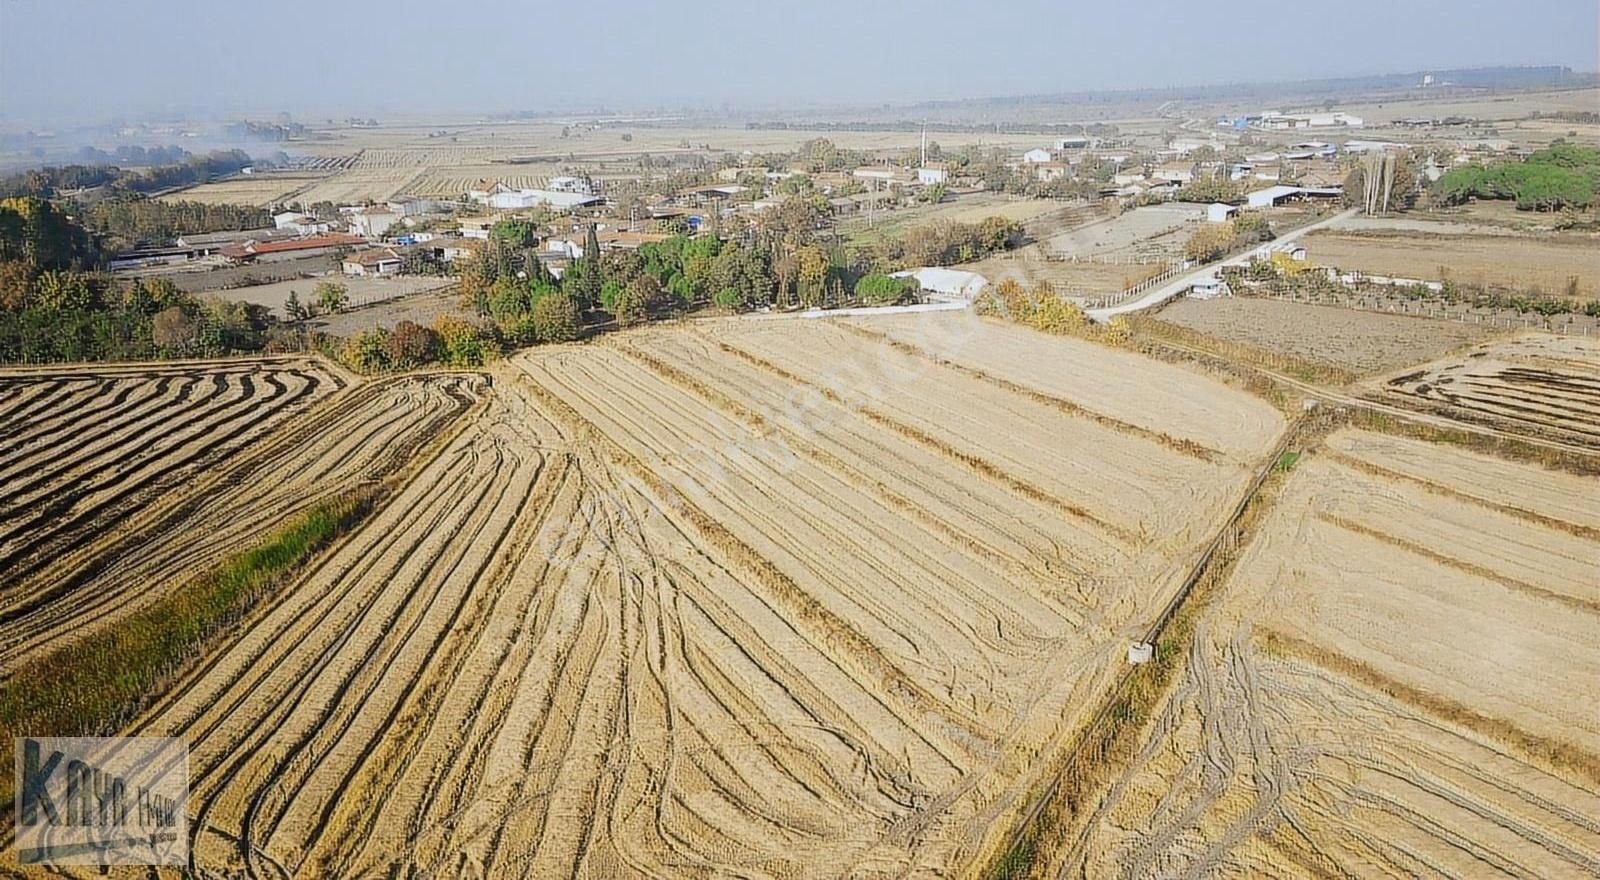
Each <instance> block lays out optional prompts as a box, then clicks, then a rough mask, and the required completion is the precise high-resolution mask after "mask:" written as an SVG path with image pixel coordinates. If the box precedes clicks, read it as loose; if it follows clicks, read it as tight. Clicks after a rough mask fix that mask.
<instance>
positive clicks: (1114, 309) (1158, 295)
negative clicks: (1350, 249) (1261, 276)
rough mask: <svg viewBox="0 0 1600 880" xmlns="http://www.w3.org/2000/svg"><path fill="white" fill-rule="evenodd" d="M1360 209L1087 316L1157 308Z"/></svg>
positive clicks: (1104, 318) (1099, 317)
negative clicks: (1220, 273) (1200, 283)
mask: <svg viewBox="0 0 1600 880" xmlns="http://www.w3.org/2000/svg"><path fill="white" fill-rule="evenodd" d="M1360 210H1361V209H1359V208H1350V209H1348V210H1345V211H1340V212H1339V213H1337V214H1332V215H1329V216H1327V217H1324V218H1322V219H1321V220H1318V221H1316V222H1315V223H1308V224H1306V225H1305V226H1302V227H1300V228H1299V229H1293V230H1290V231H1289V232H1285V233H1284V234H1283V235H1281V236H1279V237H1278V238H1275V239H1273V240H1272V241H1269V242H1267V243H1265V244H1263V245H1261V246H1260V247H1257V248H1252V249H1250V250H1249V251H1247V252H1245V253H1242V254H1239V255H1238V256H1235V257H1230V258H1228V259H1224V260H1218V261H1217V262H1215V263H1207V264H1206V265H1204V266H1201V267H1200V268H1198V269H1195V270H1194V271H1193V272H1189V273H1187V274H1184V275H1179V276H1178V277H1177V278H1174V279H1172V280H1171V281H1169V282H1168V283H1166V284H1163V285H1162V286H1160V287H1158V288H1156V289H1155V290H1152V291H1150V292H1149V293H1147V294H1145V295H1144V296H1141V297H1139V298H1138V299H1135V300H1131V301H1129V302H1125V303H1120V304H1118V305H1114V306H1107V307H1105V308H1103V309H1090V310H1089V317H1090V318H1091V319H1092V320H1095V321H1109V320H1111V319H1112V318H1114V317H1116V316H1117V315H1125V314H1127V313H1129V312H1137V311H1140V310H1142V309H1148V308H1150V307H1151V306H1156V305H1160V304H1161V303H1164V302H1166V301H1167V300H1169V299H1172V298H1173V297H1175V296H1177V295H1178V294H1180V293H1183V292H1184V291H1186V290H1188V289H1189V288H1190V287H1193V286H1194V283H1195V282H1196V281H1199V280H1201V279H1202V278H1209V277H1211V276H1213V275H1215V274H1216V272H1217V270H1218V269H1220V268H1222V267H1224V266H1243V265H1245V264H1246V263H1248V262H1250V259H1251V258H1252V257H1256V256H1261V255H1264V254H1268V253H1271V252H1272V251H1275V250H1282V249H1283V247H1284V246H1285V245H1288V244H1291V243H1293V242H1294V241H1295V239H1298V238H1299V237H1300V236H1302V235H1306V234H1308V233H1312V232H1315V231H1317V230H1318V229H1322V228H1324V227H1327V226H1332V225H1333V224H1335V223H1338V222H1340V221H1342V220H1348V219H1349V218H1351V217H1354V216H1356V214H1358V213H1360Z"/></svg>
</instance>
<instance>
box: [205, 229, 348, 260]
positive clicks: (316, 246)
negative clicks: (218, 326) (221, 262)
mask: <svg viewBox="0 0 1600 880" xmlns="http://www.w3.org/2000/svg"><path fill="white" fill-rule="evenodd" d="M366 243H367V240H366V239H364V238H362V237H361V236H359V235H344V234H341V233H330V234H328V235H313V236H311V237H309V238H294V239H290V240H289V241H261V242H257V241H247V242H244V243H242V244H232V245H228V246H227V247H224V248H222V249H220V250H219V251H217V253H219V254H222V255H223V256H224V257H227V258H228V259H230V260H232V261H233V262H235V263H253V262H262V263H270V262H273V261H275V260H293V259H298V258H300V257H314V256H317V255H319V254H331V253H333V252H334V251H336V250H338V249H339V248H342V247H360V246H361V245H364V244H366Z"/></svg>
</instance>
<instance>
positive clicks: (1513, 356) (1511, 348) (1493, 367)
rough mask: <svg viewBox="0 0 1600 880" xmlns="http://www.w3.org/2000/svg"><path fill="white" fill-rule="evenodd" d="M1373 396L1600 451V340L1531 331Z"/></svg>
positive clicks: (1416, 373) (1374, 390)
mask: <svg viewBox="0 0 1600 880" xmlns="http://www.w3.org/2000/svg"><path fill="white" fill-rule="evenodd" d="M1369 393H1370V394H1371V395H1373V396H1375V397H1376V398H1377V399H1382V400H1386V401H1391V402H1396V401H1398V402H1401V403H1404V404H1405V405H1407V406H1414V407H1418V408H1422V409H1427V410H1432V411H1437V412H1440V413H1442V414H1445V415H1448V416H1452V417H1454V418H1459V419H1465V420H1468V421H1476V422H1484V423H1488V424H1493V425H1495V426H1499V427H1507V428H1509V429H1512V430H1517V431H1523V432H1528V433H1532V434H1536V435H1539V436H1545V437H1550V438H1552V439H1556V440H1562V441H1567V442H1573V443H1579V444H1584V445H1589V446H1600V339H1591V338H1587V337H1576V336H1555V335H1551V334H1546V333H1527V334H1522V335H1519V336H1517V337H1515V338H1512V339H1506V340H1501V341H1498V342H1491V343H1487V344H1484V345H1480V346H1478V347H1477V348H1475V349H1473V350H1471V351H1470V352H1467V353H1466V354H1463V355H1460V356H1457V357H1453V358H1446V359H1444V360H1440V361H1436V362H1434V363H1431V364H1427V365H1425V366H1423V367H1422V368H1420V369H1416V370H1410V371H1407V372H1405V373H1402V374H1400V375H1390V376H1386V377H1384V378H1382V379H1379V380H1377V381H1375V382H1373V383H1372V384H1371V386H1370V392H1369Z"/></svg>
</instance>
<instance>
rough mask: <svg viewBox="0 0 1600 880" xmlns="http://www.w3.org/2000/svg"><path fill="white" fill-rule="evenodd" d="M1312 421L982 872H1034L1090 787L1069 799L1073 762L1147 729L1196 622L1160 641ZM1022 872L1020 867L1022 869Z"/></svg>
mask: <svg viewBox="0 0 1600 880" xmlns="http://www.w3.org/2000/svg"><path fill="white" fill-rule="evenodd" d="M1307 425H1308V420H1307V419H1306V418H1305V417H1302V418H1301V419H1300V420H1298V421H1296V422H1294V423H1292V424H1290V425H1289V427H1288V428H1287V429H1286V430H1285V431H1284V433H1283V435H1282V436H1281V437H1280V438H1279V439H1278V442H1277V443H1276V444H1274V446H1273V448H1272V450H1271V452H1270V453H1269V454H1268V455H1267V456H1266V458H1265V459H1264V460H1263V463H1262V464H1261V466H1260V468H1259V470H1258V471H1257V473H1256V475H1255V477H1254V478H1253V479H1252V481H1251V483H1250V485H1249V486H1248V487H1247V491H1245V492H1244V494H1243V497H1241V498H1240V500H1239V502H1238V504H1237V505H1236V506H1235V507H1234V509H1233V511H1232V513H1231V514H1230V515H1229V516H1228V518H1227V519H1226V520H1224V522H1223V524H1222V526H1221V527H1220V528H1218V530H1217V532H1216V533H1215V534H1214V535H1213V536H1212V538H1211V540H1210V541H1209V542H1208V543H1207V545H1206V547H1205V549H1204V550H1203V551H1202V552H1201V554H1200V556H1199V558H1198V559H1196V561H1195V562H1194V563H1193V564H1192V565H1191V566H1190V567H1189V573H1188V575H1187V576H1186V577H1185V578H1184V581H1183V583H1182V585H1180V587H1179V588H1178V590H1177V592H1175V593H1174V594H1173V596H1172V598H1171V599H1170V600H1169V601H1168V602H1167V603H1166V605H1165V606H1164V607H1163V609H1162V610H1161V612H1160V613H1159V614H1158V615H1157V616H1156V619H1155V620H1154V621H1153V622H1152V623H1151V625H1150V626H1149V627H1148V628H1147V629H1146V630H1145V632H1144V635H1143V637H1142V639H1143V641H1144V642H1145V643H1147V644H1151V645H1156V652H1155V656H1154V657H1153V658H1152V661H1151V662H1149V663H1145V664H1141V665H1137V666H1127V667H1124V669H1123V671H1122V672H1121V673H1120V674H1119V675H1118V677H1117V679H1116V681H1115V683H1113V684H1112V685H1111V687H1110V688H1108V689H1107V691H1106V692H1105V697H1104V699H1103V701H1102V702H1101V704H1100V707H1099V708H1098V709H1096V710H1095V712H1094V714H1093V715H1091V716H1090V717H1089V719H1088V720H1087V721H1085V722H1084V723H1083V724H1082V725H1081V726H1080V727H1079V728H1078V729H1077V730H1076V732H1075V733H1074V734H1072V738H1071V741H1070V744H1069V745H1068V746H1067V747H1066V749H1065V750H1064V751H1063V752H1062V753H1061V756H1060V757H1059V758H1058V759H1056V760H1055V761H1054V762H1053V766H1054V768H1055V769H1054V770H1052V771H1051V773H1050V776H1049V782H1047V783H1046V784H1045V786H1044V788H1043V789H1042V790H1041V791H1040V792H1039V793H1038V794H1037V795H1035V796H1034V797H1033V798H1032V799H1031V800H1030V801H1029V803H1028V806H1027V807H1026V808H1025V809H1024V810H1023V812H1022V813H1021V815H1020V816H1019V818H1018V819H1017V821H1015V822H1014V823H1013V824H1012V826H1011V830H1010V831H1009V832H1008V833H1007V835H1006V841H1007V842H1006V843H1005V844H1003V845H1002V846H1001V847H1000V848H999V849H997V850H995V851H994V854H993V856H992V858H991V859H990V860H989V861H988V863H987V865H986V866H985V867H984V868H983V869H982V871H981V875H982V876H983V877H985V878H993V880H1012V878H1016V877H1020V876H1029V875H1031V874H1032V872H1033V870H1034V868H1035V867H1036V860H1037V858H1038V851H1037V847H1038V845H1039V842H1040V841H1039V835H1041V834H1042V833H1044V826H1043V825H1042V824H1041V823H1042V822H1043V821H1044V818H1045V816H1046V814H1047V812H1050V811H1053V810H1062V809H1064V810H1066V811H1067V813H1066V815H1064V816H1062V817H1061V821H1063V822H1064V823H1065V824H1071V823H1072V822H1074V821H1075V819H1076V815H1077V813H1078V803H1077V801H1078V797H1080V796H1081V795H1083V794H1084V793H1083V792H1076V791H1075V792H1072V793H1070V794H1068V795H1067V796H1066V797H1065V799H1063V796H1062V790H1061V787H1062V782H1063V780H1064V779H1069V778H1070V779H1071V780H1072V781H1073V782H1074V783H1075V784H1076V783H1079V782H1081V781H1082V780H1084V779H1086V778H1088V774H1087V773H1081V774H1080V773H1077V772H1075V771H1074V768H1080V767H1082V766H1083V764H1084V762H1085V761H1086V760H1089V759H1090V755H1089V751H1090V750H1091V748H1093V749H1094V750H1095V751H1096V752H1097V753H1098V756H1099V759H1100V761H1101V763H1100V764H1098V765H1097V766H1100V767H1102V768H1103V767H1105V766H1107V765H1106V761H1107V760H1108V758H1109V756H1110V753H1111V752H1112V751H1113V750H1114V749H1116V748H1117V747H1118V744H1119V743H1120V742H1125V741H1126V736H1125V734H1126V732H1127V730H1128V729H1130V728H1129V726H1128V725H1130V724H1132V725H1133V727H1134V728H1137V729H1140V730H1142V729H1143V727H1144V725H1145V723H1147V721H1148V720H1149V719H1148V718H1146V717H1143V716H1144V715H1147V714H1148V713H1149V711H1150V709H1151V708H1152V705H1153V703H1154V701H1155V700H1156V699H1157V698H1158V697H1159V696H1160V695H1161V694H1164V693H1165V692H1166V691H1167V689H1168V688H1169V687H1170V685H1171V683H1172V677H1173V676H1174V675H1175V674H1176V671H1177V663H1178V662H1179V661H1178V657H1179V656H1180V655H1181V654H1182V653H1183V652H1182V651H1179V650H1177V648H1178V646H1177V645H1176V644H1172V642H1176V641H1178V640H1180V639H1183V638H1187V637H1188V636H1191V635H1192V633H1191V632H1189V631H1188V630H1189V629H1191V628H1192V623H1191V625H1190V626H1184V627H1178V629H1181V630H1183V631H1182V632H1178V633H1176V634H1172V635H1173V637H1172V638H1170V639H1167V640H1166V641H1165V642H1163V641H1162V637H1163V635H1168V633H1167V630H1168V628H1169V627H1171V626H1172V625H1173V623H1174V621H1175V620H1183V619H1186V618H1184V617H1181V616H1180V614H1181V613H1182V614H1187V613H1188V612H1190V611H1192V610H1194V609H1195V607H1196V606H1192V605H1188V606H1186V603H1187V602H1188V600H1189V599H1190V597H1191V596H1193V595H1194V591H1195V588H1196V587H1197V586H1198V585H1200V584H1201V583H1219V582H1222V581H1223V580H1225V578H1226V576H1227V573H1228V570H1229V569H1231V568H1232V566H1233V564H1234V563H1235V562H1236V561H1237V557H1236V556H1235V555H1234V552H1235V551H1236V550H1237V549H1238V548H1239V547H1240V546H1241V545H1242V542H1243V538H1244V537H1245V536H1246V533H1247V531H1248V527H1246V526H1243V525H1242V523H1244V521H1245V520H1246V519H1247V515H1248V514H1250V513H1251V512H1252V511H1256V510H1259V509H1261V507H1262V506H1264V505H1265V504H1269V503H1271V500H1272V499H1265V500H1263V497H1262V489H1263V487H1264V486H1265V485H1266V483H1267V481H1268V480H1269V479H1270V478H1271V477H1272V476H1273V475H1274V474H1286V473H1287V472H1288V471H1287V469H1285V468H1283V467H1281V466H1280V464H1279V463H1280V461H1281V460H1282V459H1283V455H1284V453H1285V452H1286V451H1288V450H1289V448H1290V447H1291V446H1293V445H1295V444H1296V443H1299V442H1300V441H1302V440H1303V439H1305V435H1306V429H1307ZM1219 551H1227V554H1226V557H1225V558H1221V559H1220V560H1219V556H1218V554H1219ZM1152 679H1153V680H1152ZM1092 784H1093V785H1094V786H1095V787H1096V788H1098V787H1099V782H1094V783H1092ZM1087 832H1088V829H1087V828H1085V829H1082V833H1080V834H1079V835H1077V837H1076V840H1075V842H1074V843H1073V846H1072V848H1071V850H1069V852H1071V851H1076V850H1078V849H1079V848H1081V846H1082V844H1083V840H1084V835H1086V834H1087ZM1019 871H1020V872H1021V873H1018V872H1019Z"/></svg>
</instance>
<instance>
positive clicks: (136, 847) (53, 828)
mask: <svg viewBox="0 0 1600 880" xmlns="http://www.w3.org/2000/svg"><path fill="white" fill-rule="evenodd" d="M16 747H17V861H19V862H21V863H22V864H25V865H40V864H52V865H180V866H181V865H187V864H188V862H189V746H188V744H187V743H185V742H184V741H183V740H181V739H171V738H167V737H143V736H138V737H115V736H109V737H93V736H40V737H19V738H18V739H17V740H16Z"/></svg>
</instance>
